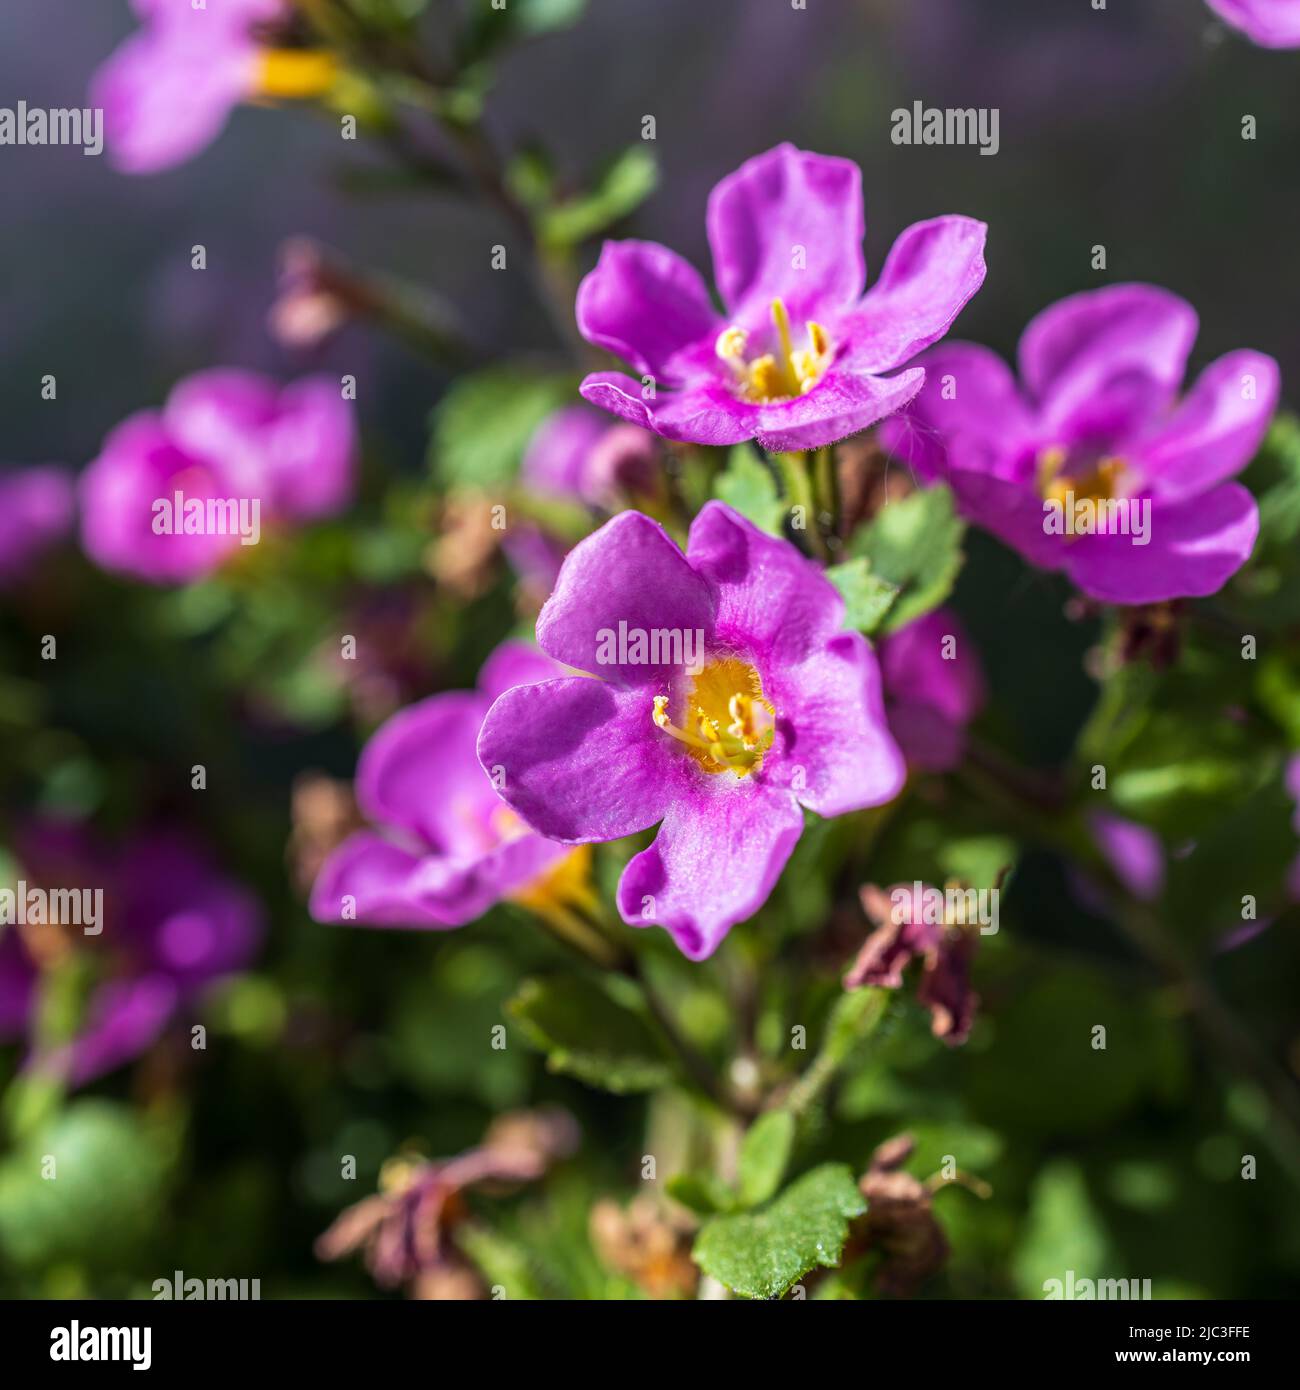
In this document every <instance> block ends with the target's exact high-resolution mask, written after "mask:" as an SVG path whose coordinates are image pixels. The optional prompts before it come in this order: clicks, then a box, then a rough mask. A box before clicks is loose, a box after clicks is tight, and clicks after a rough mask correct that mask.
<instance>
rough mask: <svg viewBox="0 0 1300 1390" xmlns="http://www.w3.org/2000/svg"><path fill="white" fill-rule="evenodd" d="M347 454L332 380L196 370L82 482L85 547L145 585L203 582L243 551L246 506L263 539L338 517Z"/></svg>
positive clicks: (347, 486)
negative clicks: (277, 530)
mask: <svg viewBox="0 0 1300 1390" xmlns="http://www.w3.org/2000/svg"><path fill="white" fill-rule="evenodd" d="M355 454H356V425H355V422H354V419H353V415H352V409H351V406H350V405H349V404H348V403H347V402H346V401H344V400H343V399H342V396H341V393H340V390H339V386H338V383H337V382H336V381H333V380H331V379H330V378H328V377H304V378H302V379H301V380H299V381H296V382H294V383H292V384H291V385H289V386H284V387H281V386H279V385H278V384H277V383H275V382H273V381H270V380H268V379H267V378H265V377H261V376H257V375H255V374H254V373H252V372H244V371H238V370H235V369H227V368H216V369H213V370H211V371H205V372H199V373H197V374H196V375H194V376H191V377H189V378H187V379H186V380H185V381H182V382H181V383H180V384H179V385H177V386H176V387H175V389H174V390H173V391H172V393H171V395H170V396H169V397H168V399H167V403H166V405H165V406H164V407H163V409H162V410H161V411H154V410H149V411H141V412H139V413H138V414H135V415H132V416H130V417H129V418H128V419H126V420H124V421H123V422H122V423H121V424H120V425H118V426H117V427H116V428H115V429H113V430H111V431H110V432H109V434H108V436H107V438H106V439H105V440H104V444H103V447H102V449H101V450H100V453H99V456H98V457H97V458H96V459H95V460H94V462H92V463H91V464H90V466H89V467H88V468H87V469H86V471H85V473H84V474H83V475H82V478H81V484H80V486H81V535H82V544H83V545H84V546H85V549H86V552H87V554H89V555H90V557H91V558H92V559H93V560H94V561H95V562H96V564H98V565H100V566H101V567H102V568H104V569H107V570H113V571H116V572H118V573H121V574H129V575H133V576H135V577H136V578H139V579H145V580H148V581H150V582H152V583H158V584H174V583H184V582H186V581H189V580H192V579H197V578H201V577H202V576H204V575H207V574H210V573H211V572H212V571H214V570H216V569H217V568H219V567H220V566H221V564H222V563H223V562H225V561H226V560H227V559H229V558H230V557H231V555H232V554H234V553H235V552H237V551H238V550H239V549H240V547H241V545H243V544H245V538H244V537H245V534H251V530H249V531H246V532H245V533H241V530H240V523H241V522H249V521H251V520H252V519H253V518H254V509H253V505H252V504H253V503H254V502H255V503H256V504H257V506H256V522H257V527H258V532H259V534H260V530H261V529H262V528H265V527H274V526H279V525H285V524H292V523H296V522H305V521H312V520H316V519H318V518H320V517H325V516H330V515H332V514H334V513H336V512H338V511H340V510H342V509H343V508H344V507H345V506H346V505H347V503H348V502H349V500H350V499H351V496H352V489H353V471H354V465H355ZM177 494H180V496H181V498H182V505H181V506H180V507H177V506H176V505H175V499H176V496H177ZM186 503H193V504H195V515H196V516H198V515H199V514H202V515H203V517H204V518H205V519H204V520H203V521H202V523H201V528H200V529H187V527H188V526H189V520H188V518H187V517H186V511H187V510H188V508H187V507H186V506H185V504H186ZM210 504H211V505H210ZM223 515H224V516H225V517H226V522H225V523H221V517H222V516H223ZM214 518H215V522H216V523H221V524H213V519H214Z"/></svg>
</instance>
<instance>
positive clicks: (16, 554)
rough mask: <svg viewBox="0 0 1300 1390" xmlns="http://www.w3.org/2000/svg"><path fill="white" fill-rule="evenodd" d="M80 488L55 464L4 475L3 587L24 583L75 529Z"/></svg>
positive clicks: (0, 526)
mask: <svg viewBox="0 0 1300 1390" xmlns="http://www.w3.org/2000/svg"><path fill="white" fill-rule="evenodd" d="M75 500H76V488H75V486H74V484H73V480H72V475H71V474H70V473H69V472H67V470H65V469H62V468H56V467H54V466H52V465H40V466H38V467H35V468H19V469H17V470H15V471H14V472H12V473H4V474H0V589H6V588H9V587H11V586H13V585H15V584H19V583H21V582H22V581H23V580H24V579H26V578H27V576H28V575H29V574H30V573H31V572H32V570H33V569H34V568H35V566H36V564H37V562H38V561H39V560H40V558H41V556H42V555H44V554H45V552H46V551H47V550H49V549H50V547H51V546H53V545H55V544H57V543H58V542H59V541H60V540H62V539H63V537H64V536H66V535H67V534H68V532H69V531H70V530H71V529H72V516H73V511H74V510H75Z"/></svg>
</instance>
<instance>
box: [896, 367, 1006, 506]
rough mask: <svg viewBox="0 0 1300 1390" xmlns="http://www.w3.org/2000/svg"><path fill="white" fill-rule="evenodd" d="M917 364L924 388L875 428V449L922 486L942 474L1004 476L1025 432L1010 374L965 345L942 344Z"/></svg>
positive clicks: (1004, 368)
mask: <svg viewBox="0 0 1300 1390" xmlns="http://www.w3.org/2000/svg"><path fill="white" fill-rule="evenodd" d="M917 365H918V366H920V367H923V368H924V369H925V384H924V385H923V386H922V387H921V390H920V391H919V392H918V393H917V395H916V397H915V398H914V399H913V400H912V402H911V404H910V405H908V407H907V409H906V410H903V411H901V412H900V413H899V414H897V415H895V416H892V417H891V418H890V419H889V420H886V421H885V423H884V424H883V425H882V426H881V427H880V431H879V438H880V441H881V443H882V444H883V446H884V447H885V448H886V449H888V450H890V451H891V452H893V453H895V454H897V455H898V456H899V457H900V458H902V459H904V460H905V461H906V462H907V463H908V464H910V465H911V466H912V467H913V468H914V469H915V470H916V472H917V474H918V475H919V476H920V478H921V479H922V480H923V481H925V482H934V481H936V480H937V479H939V478H942V477H943V476H944V474H945V472H946V471H947V470H948V468H950V467H952V468H965V469H970V470H972V471H974V472H977V473H992V474H996V475H998V476H1008V475H1009V472H1010V470H1011V469H1012V468H1013V467H1014V465H1015V463H1016V461H1017V460H1018V459H1020V458H1023V457H1024V456H1025V454H1026V450H1027V449H1028V448H1029V440H1030V431H1031V428H1032V423H1031V420H1030V415H1029V411H1028V410H1027V409H1026V407H1025V404H1024V402H1023V401H1022V400H1021V397H1020V389H1019V387H1018V386H1017V385H1016V379H1015V376H1014V375H1013V374H1012V372H1011V368H1010V367H1008V366H1007V364H1006V363H1005V362H1003V360H1002V359H1001V358H1000V357H999V356H998V355H997V354H996V353H994V352H990V351H989V350H988V348H983V347H977V346H975V345H974V344H973V343H944V344H943V345H942V346H941V347H937V348H935V349H933V350H932V351H930V352H927V353H926V354H925V356H924V357H922V358H921V360H920V361H919V362H918V363H917Z"/></svg>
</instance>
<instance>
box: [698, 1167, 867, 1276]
mask: <svg viewBox="0 0 1300 1390" xmlns="http://www.w3.org/2000/svg"><path fill="white" fill-rule="evenodd" d="M866 1209H867V1204H866V1202H865V1201H863V1199H862V1194H861V1193H860V1192H859V1191H858V1187H857V1184H856V1183H855V1182H854V1181H853V1173H852V1171H851V1170H850V1169H849V1167H848V1165H847V1164H843V1163H826V1164H823V1165H822V1166H821V1167H820V1168H814V1169H813V1170H812V1172H810V1173H805V1174H804V1176H803V1177H802V1178H800V1179H799V1180H798V1181H797V1182H794V1183H792V1184H791V1185H790V1186H789V1187H788V1188H786V1190H785V1191H784V1192H783V1193H782V1194H781V1195H780V1196H779V1197H778V1198H777V1199H776V1201H774V1202H772V1203H771V1205H770V1206H768V1207H766V1208H765V1209H764V1210H763V1211H761V1212H758V1213H756V1214H753V1215H750V1214H743V1215H735V1216H715V1217H714V1218H713V1219H712V1220H711V1221H708V1222H706V1223H705V1225H704V1226H703V1227H702V1228H701V1230H700V1233H699V1235H698V1236H697V1237H696V1240H695V1249H694V1252H693V1253H694V1256H695V1261H696V1263H697V1264H698V1265H699V1266H700V1268H701V1269H702V1270H703V1271H704V1272H705V1274H708V1275H711V1276H712V1277H713V1278H714V1279H717V1280H719V1281H720V1282H721V1283H723V1284H725V1285H726V1286H727V1288H729V1289H731V1290H732V1291H733V1292H734V1293H737V1294H739V1295H740V1296H741V1297H742V1298H780V1297H781V1296H782V1294H784V1293H786V1292H788V1290H789V1289H790V1287H791V1285H793V1284H794V1283H795V1282H796V1281H797V1280H799V1279H801V1278H803V1276H804V1275H805V1274H807V1273H808V1271H809V1270H811V1269H815V1268H817V1267H818V1266H821V1267H823V1268H826V1269H833V1268H834V1267H835V1266H836V1265H837V1264H839V1261H840V1255H841V1254H842V1253H843V1250H844V1243H845V1241H847V1240H848V1238H849V1224H848V1223H849V1220H850V1218H852V1217H855V1216H861V1215H862V1213H863V1212H864V1211H866Z"/></svg>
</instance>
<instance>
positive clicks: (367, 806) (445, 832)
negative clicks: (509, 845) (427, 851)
mask: <svg viewBox="0 0 1300 1390" xmlns="http://www.w3.org/2000/svg"><path fill="white" fill-rule="evenodd" d="M488 704H489V700H488V697H487V696H486V695H482V694H480V693H478V692H477V691H469V690H451V691H446V692H444V693H443V694H441V695H432V696H430V697H429V698H428V699H427V700H421V701H419V702H418V703H417V704H414V705H411V706H409V707H408V708H407V709H404V710H400V711H399V712H398V713H397V714H395V715H393V717H392V718H391V719H389V720H387V721H385V723H383V724H381V725H380V727H379V728H378V729H377V730H376V731H375V732H374V734H373V735H371V738H370V741H369V743H367V744H366V746H365V748H364V749H363V750H362V752H361V757H360V759H359V760H358V762H357V777H356V793H357V804H358V805H359V806H360V807H361V809H362V811H363V812H364V813H365V816H366V818H367V819H368V820H371V821H374V822H375V823H376V824H378V825H384V826H390V827H392V828H393V829H396V830H403V831H406V832H407V833H408V835H410V836H411V837H412V839H413V841H414V844H413V845H412V848H415V847H419V846H424V847H428V848H432V849H434V850H436V851H438V852H439V853H440V854H444V855H466V856H468V855H471V854H474V853H476V852H481V851H482V850H483V849H485V848H486V847H488V846H489V845H490V844H492V843H494V842H495V840H496V838H497V837H496V836H495V835H493V834H491V833H490V829H489V819H490V816H491V813H492V811H493V809H494V808H495V807H496V805H497V798H496V794H495V793H494V792H493V790H492V784H491V782H490V781H489V780H488V778H487V777H486V776H485V775H484V773H483V769H482V768H481V767H480V766H479V763H478V759H477V757H476V756H475V753H474V747H475V743H476V742H477V739H478V731H479V727H480V725H481V724H482V723H483V716H484V715H485V714H486V713H487V709H488Z"/></svg>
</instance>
